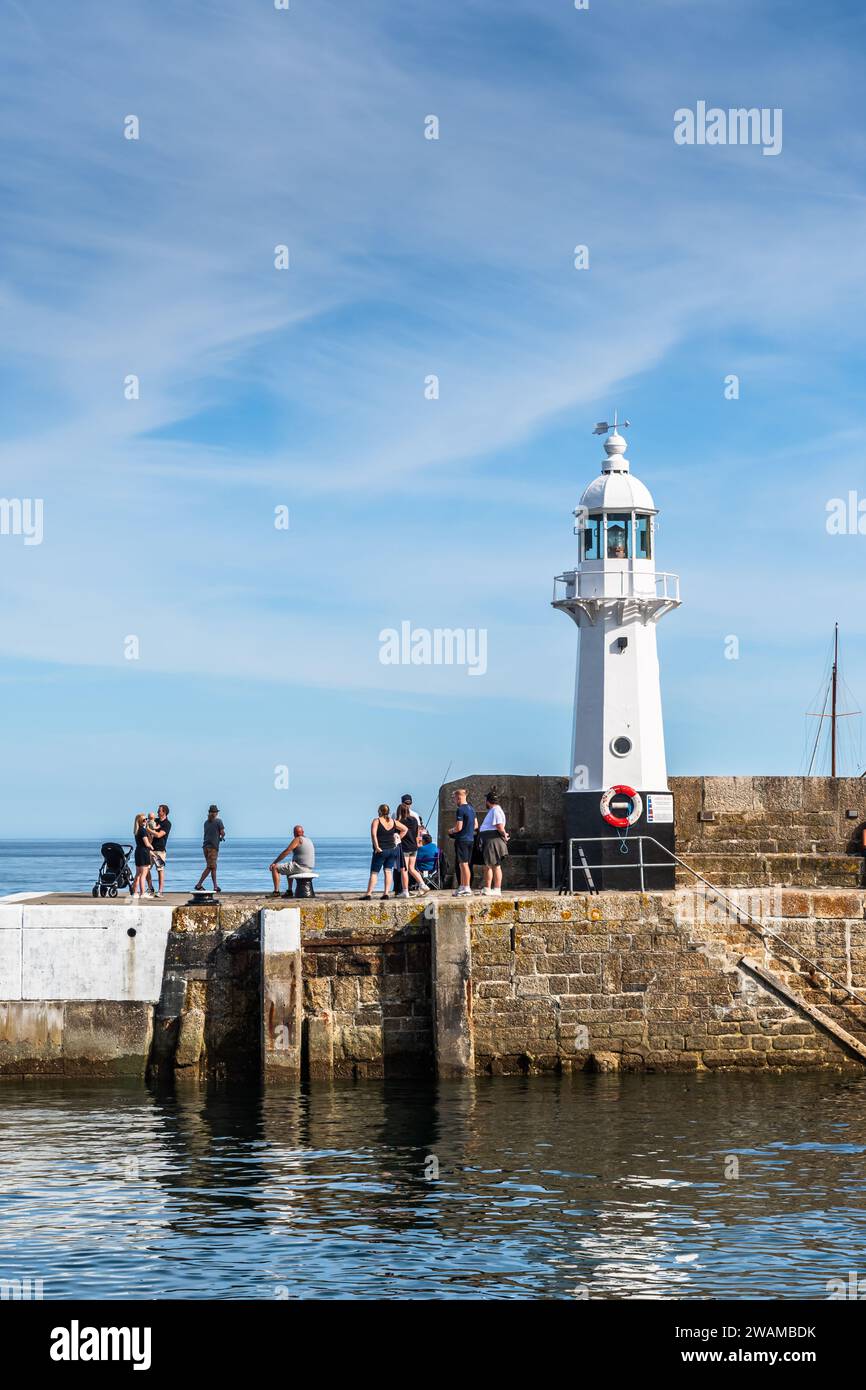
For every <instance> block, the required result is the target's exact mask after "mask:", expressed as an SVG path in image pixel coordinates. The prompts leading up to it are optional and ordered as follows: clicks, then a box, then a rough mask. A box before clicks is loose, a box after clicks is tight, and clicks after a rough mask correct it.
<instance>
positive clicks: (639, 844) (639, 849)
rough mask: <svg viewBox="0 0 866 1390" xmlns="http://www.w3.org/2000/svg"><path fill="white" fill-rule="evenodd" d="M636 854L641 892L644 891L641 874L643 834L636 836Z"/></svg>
mask: <svg viewBox="0 0 866 1390" xmlns="http://www.w3.org/2000/svg"><path fill="white" fill-rule="evenodd" d="M637 856H638V859H639V860H640V891H641V892H642V893H643V892H644V891H645V886H644V876H643V835H638V837H637Z"/></svg>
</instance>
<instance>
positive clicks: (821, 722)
mask: <svg viewBox="0 0 866 1390" xmlns="http://www.w3.org/2000/svg"><path fill="white" fill-rule="evenodd" d="M829 698H830V687H829V685H828V686H827V689H826V690H825V691H824V706H823V709H822V710H821V714H820V716H819V718H818V732H817V733H816V735H815V746H814V748H813V749H812V757H811V758H810V760H809V770H808V772H807V773H806V776H807V777H811V775H812V767H813V766H814V763H815V754H816V753H817V751H818V742H819V740H820V738H821V731H822V730H823V728H824V719H825V718H826V715H825V713H824V711H825V710H826V708H827V701H828V699H829Z"/></svg>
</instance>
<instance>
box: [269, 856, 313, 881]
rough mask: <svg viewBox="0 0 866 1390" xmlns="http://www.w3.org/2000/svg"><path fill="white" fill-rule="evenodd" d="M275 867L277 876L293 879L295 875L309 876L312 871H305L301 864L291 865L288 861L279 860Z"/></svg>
mask: <svg viewBox="0 0 866 1390" xmlns="http://www.w3.org/2000/svg"><path fill="white" fill-rule="evenodd" d="M276 867H277V873H278V874H285V875H286V878H294V876H295V874H311V873H312V872H313V870H312V869H305V868H304V867H303V865H302V864H293V863H292V861H291V860H290V859H281V860H280V862H279V864H278V865H277V866H276Z"/></svg>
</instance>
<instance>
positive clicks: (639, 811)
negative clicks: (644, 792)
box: [601, 783, 643, 830]
mask: <svg viewBox="0 0 866 1390" xmlns="http://www.w3.org/2000/svg"><path fill="white" fill-rule="evenodd" d="M615 796H627V797H629V798H630V800H631V810H630V811H629V813H628V815H627V816H615V815H614V814H613V812H612V811H611V809H610V803H611V802H612V801H613V798H614V797H615ZM601 814H602V817H603V819H604V820H606V821H607V823H608V825H613V826H615V827H616V829H617V830H625V829H627V827H628V826H630V825H634V824H635V822H636V821H639V820H640V818H641V816H642V815H643V798H642V797H641V795H640V792H636V791H635V789H634V787H627V786H625V785H624V784H622V783H620V784H618V785H617V786H615V787H611V788H610V790H609V791H606V792H603V793H602V797H601Z"/></svg>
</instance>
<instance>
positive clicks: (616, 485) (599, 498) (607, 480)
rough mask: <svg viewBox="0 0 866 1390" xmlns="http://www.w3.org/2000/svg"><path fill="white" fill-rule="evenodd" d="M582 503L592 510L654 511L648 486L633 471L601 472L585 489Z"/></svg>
mask: <svg viewBox="0 0 866 1390" xmlns="http://www.w3.org/2000/svg"><path fill="white" fill-rule="evenodd" d="M580 505H581V506H582V507H586V509H587V511H590V512H654V511H655V510H656V505H655V503H654V502H653V499H652V493H651V492H650V490H649V488H648V487H645V486H644V484H643V483H642V482H641V481H640V479H639V478H636V477H635V476H634V474H633V473H615V472H610V473H600V474H599V475H598V477H597V478H593V480H592V482H591V483H590V484H589V486H588V487H587V488H585V489H584V492H583V496H582V497H581V499H580Z"/></svg>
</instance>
